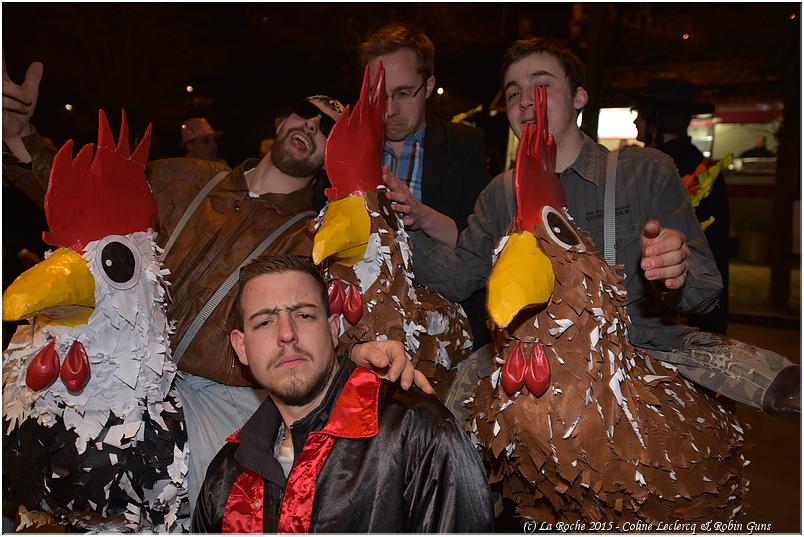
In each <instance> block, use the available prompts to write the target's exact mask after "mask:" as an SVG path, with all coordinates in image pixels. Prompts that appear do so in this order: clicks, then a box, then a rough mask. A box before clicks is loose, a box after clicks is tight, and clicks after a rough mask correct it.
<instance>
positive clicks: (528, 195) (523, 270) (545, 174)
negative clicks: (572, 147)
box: [486, 86, 567, 327]
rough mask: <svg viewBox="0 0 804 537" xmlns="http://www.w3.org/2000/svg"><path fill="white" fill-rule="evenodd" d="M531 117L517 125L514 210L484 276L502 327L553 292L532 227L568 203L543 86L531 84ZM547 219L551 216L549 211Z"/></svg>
mask: <svg viewBox="0 0 804 537" xmlns="http://www.w3.org/2000/svg"><path fill="white" fill-rule="evenodd" d="M534 103H535V108H536V119H535V123H534V124H533V125H523V126H522V140H521V141H520V144H519V151H518V152H517V159H516V168H515V170H514V196H515V198H516V213H515V215H514V222H513V230H512V232H511V234H510V235H509V236H507V237H505V238H504V239H503V240H507V242H506V243H505V245H504V247H503V249H502V252H501V253H500V256H499V258H498V259H497V263H496V264H495V265H494V268H493V270H492V272H491V275H490V276H489V282H488V297H487V302H486V306H487V309H488V311H489V315H490V316H491V319H492V320H493V321H494V322H495V323H496V324H497V325H498V326H501V327H506V326H508V325H509V324H510V323H511V321H512V320H513V319H514V317H515V316H516V315H517V314H518V313H519V312H520V311H521V310H523V309H524V308H526V307H529V306H538V305H546V304H548V303H549V301H550V297H551V296H552V293H553V286H554V283H555V282H554V274H553V269H552V265H551V263H550V260H549V259H548V258H547V256H546V255H545V254H544V252H543V251H542V249H541V248H540V246H539V243H538V240H537V237H536V235H535V232H536V231H537V228H538V227H540V226H544V227H545V228H546V227H549V224H548V223H546V221H545V219H547V218H548V215H549V214H553V213H559V212H560V211H562V210H563V209H564V208H565V207H566V205H567V197H566V194H565V193H564V189H563V187H562V186H561V183H560V181H559V179H558V175H557V174H556V173H555V161H556V144H555V139H554V138H553V136H551V135H550V134H549V132H548V122H547V87H546V86H537V87H536V88H535V96H534ZM549 219H552V217H549Z"/></svg>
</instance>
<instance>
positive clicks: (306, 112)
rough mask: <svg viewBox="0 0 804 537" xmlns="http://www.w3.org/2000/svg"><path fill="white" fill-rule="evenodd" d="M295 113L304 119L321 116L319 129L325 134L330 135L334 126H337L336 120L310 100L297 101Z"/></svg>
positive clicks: (294, 108)
mask: <svg viewBox="0 0 804 537" xmlns="http://www.w3.org/2000/svg"><path fill="white" fill-rule="evenodd" d="M293 113H294V114H296V115H297V116H299V117H301V118H304V119H313V118H314V117H316V116H318V117H319V118H321V119H319V121H318V130H320V131H321V133H322V134H323V135H324V136H329V133H330V132H332V127H334V126H335V120H334V119H332V118H331V117H329V116H328V115H327V114H325V113H324V111H323V110H321V109H320V108H319V107H317V106H316V105H314V104H313V103H311V102H310V101H299V102H298V103H296V106H294V107H293Z"/></svg>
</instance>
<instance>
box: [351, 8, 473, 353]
mask: <svg viewBox="0 0 804 537" xmlns="http://www.w3.org/2000/svg"><path fill="white" fill-rule="evenodd" d="M360 59H361V63H362V65H366V64H368V66H369V69H370V71H371V76H372V77H373V76H374V75H375V74H376V72H377V70H378V68H379V65H380V63H382V64H383V66H384V68H385V88H386V93H387V94H388V101H387V108H386V120H385V150H384V163H385V165H386V166H387V167H388V170H389V173H388V174H387V177H386V179H385V181H386V184H387V186H388V187H389V188H390V189H391V193H390V194H389V196H388V197H389V198H390V199H391V200H392V201H393V202H394V203H393V208H394V210H396V211H397V212H399V213H400V214H401V216H402V218H403V220H404V222H405V226H406V227H407V228H408V229H419V230H421V231H423V232H425V233H427V235H429V236H430V237H433V238H434V239H436V240H438V241H441V242H445V243H447V244H450V245H454V244H455V243H456V241H457V239H458V233H459V232H460V231H461V230H463V229H464V228H465V227H466V219H467V217H468V216H469V215H470V214H471V213H472V207H473V206H474V202H475V199H476V198H477V196H478V195H479V194H480V192H481V191H482V190H483V188H484V187H485V186H486V184H488V182H489V175H488V170H487V169H486V163H485V157H484V155H485V142H484V137H483V133H482V132H481V131H480V130H479V129H473V128H470V127H467V126H465V125H458V124H455V123H450V122H449V121H444V120H441V119H438V118H435V117H433V116H431V115H429V114H426V113H425V104H426V102H427V99H428V98H429V97H430V95H431V94H432V93H433V89H434V88H435V83H436V80H435V76H434V64H435V48H434V46H433V42H432V41H431V40H430V38H429V37H427V35H425V34H424V33H423V32H422V31H421V30H418V29H416V28H413V27H410V26H407V25H405V24H396V23H394V24H389V25H387V26H384V27H382V28H380V29H379V30H377V31H376V32H374V33H373V34H372V35H371V37H369V39H368V40H367V41H366V42H365V43H363V44H362V45H361V46H360ZM461 305H462V306H463V307H464V309H465V310H466V313H467V315H468V317H469V320H470V321H471V323H472V330H473V332H474V336H475V347H476V348H477V347H480V346H482V345H484V344H485V343H486V342H487V341H488V336H487V330H486V328H485V322H484V319H485V316H486V315H485V307H484V305H483V292H482V290H481V291H478V292H477V293H475V294H474V295H472V296H471V297H470V298H469V299H467V300H465V301H464V302H463V303H462V304H461Z"/></svg>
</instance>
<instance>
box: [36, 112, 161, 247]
mask: <svg viewBox="0 0 804 537" xmlns="http://www.w3.org/2000/svg"><path fill="white" fill-rule="evenodd" d="M150 145H151V125H148V129H147V130H146V131H145V136H143V138H142V141H141V142H140V144H139V146H138V147H137V149H136V150H135V151H134V153H133V154H132V153H131V152H130V149H129V145H128V122H127V120H126V113H125V112H123V113H122V119H121V122H120V136H119V138H118V141H117V143H116V144H115V140H114V135H113V134H112V129H111V128H110V127H109V121H108V120H107V119H106V114H105V113H104V112H103V110H100V111H99V112H98V145H97V150H96V151H94V155H93V144H87V145H85V146H84V147H83V148H82V149H81V151H79V152H78V155H77V156H76V157H75V159H73V158H72V155H73V141H72V140H69V141H67V143H66V144H64V146H63V147H62V148H61V150H60V151H59V152H58V153H57V154H56V157H55V158H54V160H53V167H52V169H51V172H50V183H49V186H48V190H47V194H46V195H45V217H46V218H47V223H48V227H49V228H50V231H46V232H44V233H43V234H42V237H43V240H44V241H45V242H46V243H48V244H50V245H52V246H60V247H62V248H70V249H72V250H75V251H77V252H81V251H83V249H84V248H85V247H86V245H87V244H89V243H90V242H92V241H96V240H98V239H102V238H103V237H105V236H107V235H112V234H116V235H127V234H129V233H133V232H135V231H146V230H147V229H148V228H149V227H151V226H152V225H153V222H154V219H155V217H156V204H155V202H154V199H153V196H152V195H151V190H150V188H149V187H148V182H147V180H146V178H145V163H146V162H147V160H148V151H149V149H150Z"/></svg>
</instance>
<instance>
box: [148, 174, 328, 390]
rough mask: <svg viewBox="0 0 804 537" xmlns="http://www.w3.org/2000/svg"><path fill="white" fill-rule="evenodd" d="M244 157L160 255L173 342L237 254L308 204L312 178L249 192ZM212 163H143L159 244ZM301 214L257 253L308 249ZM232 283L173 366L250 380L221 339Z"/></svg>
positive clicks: (228, 325) (230, 321)
mask: <svg viewBox="0 0 804 537" xmlns="http://www.w3.org/2000/svg"><path fill="white" fill-rule="evenodd" d="M258 162H259V161H258V160H257V159H249V160H247V161H246V162H244V163H243V164H241V165H240V166H238V167H236V168H235V169H234V170H232V171H231V172H230V173H229V174H228V176H226V177H225V178H224V179H223V180H222V181H221V182H220V183H218V185H217V186H216V187H215V188H214V189H213V190H212V191H211V192H210V193H209V195H208V196H207V197H206V198H205V199H204V201H203V202H202V203H201V205H200V206H199V207H198V209H197V210H196V211H195V213H193V216H192V218H191V219H190V221H189V222H188V223H187V225H186V226H185V228H184V230H182V232H181V234H180V235H179V238H178V240H177V241H176V243H175V244H174V245H173V248H172V249H171V250H170V252H169V253H168V256H167V258H165V260H164V262H165V265H166V266H167V267H168V268H169V269H170V271H171V275H170V276H169V277H168V280H169V281H170V283H171V285H170V287H169V292H170V297H171V301H170V303H169V305H168V318H169V319H173V320H175V321H176V333H175V334H173V336H172V337H171V347H172V348H173V349H174V350H175V349H176V348H177V346H178V344H179V342H180V341H181V338H182V337H183V336H184V333H185V332H186V331H187V329H188V328H189V327H190V324H191V323H192V322H193V320H194V319H195V317H196V315H197V314H198V312H199V311H201V309H202V308H203V307H204V305H205V304H206V303H207V301H208V300H209V298H210V297H211V296H212V295H213V293H214V292H215V291H216V290H217V289H218V287H219V286H220V284H221V283H223V281H224V280H225V279H226V278H228V277H229V275H230V274H232V273H233V272H234V270H235V269H237V267H238V266H239V265H240V263H242V262H243V260H244V259H245V258H246V257H247V256H248V255H249V254H250V253H251V252H252V251H253V250H254V249H255V248H256V247H257V246H258V245H259V244H260V243H261V242H262V241H263V239H265V237H267V236H268V235H270V234H271V232H272V231H274V230H275V229H276V228H277V227H279V226H281V225H282V224H283V223H284V222H285V221H286V220H287V219H289V218H290V217H292V216H293V215H295V214H297V213H300V212H303V211H308V210H311V209H312V207H313V187H312V185H310V186H308V187H306V188H303V189H301V190H297V191H296V192H292V193H290V194H263V195H261V196H259V197H252V196H250V195H249V192H248V187H247V185H246V180H245V177H244V175H243V173H244V171H246V170H250V169H252V168H253V167H254V166H256V165H257V163H258ZM223 170H225V168H224V167H223V166H221V165H220V164H218V163H215V162H212V161H206V160H199V159H190V158H172V159H163V160H156V161H153V162H151V163H149V165H148V170H147V172H148V177H149V181H150V183H151V190H152V191H153V194H154V197H155V198H156V204H157V208H158V214H159V224H158V231H159V239H158V242H159V244H165V243H166V242H167V240H168V237H170V234H171V233H172V231H173V229H174V228H175V227H176V224H177V222H178V221H179V219H180V218H181V216H182V215H183V214H184V211H185V209H186V207H187V206H188V205H190V203H191V202H192V200H193V199H194V198H195V196H196V194H197V193H198V192H199V191H200V190H201V189H202V188H203V187H204V185H206V184H207V182H208V181H209V180H210V179H211V178H212V177H214V176H215V175H216V174H217V173H219V172H220V171H223ZM309 223H310V219H309V218H304V219H302V220H301V221H300V222H298V223H296V224H294V225H293V226H292V227H291V228H290V229H289V230H288V231H286V232H285V233H284V234H282V235H281V236H280V237H278V238H277V240H275V241H274V242H273V243H272V244H271V245H270V246H269V247H268V249H267V250H266V251H265V252H264V254H262V255H272V254H279V253H282V254H298V255H310V252H311V251H312V238H313V236H312V234H311V233H310V231H309ZM236 293H237V286H235V287H234V288H233V289H232V290H231V291H230V292H229V293H228V294H227V296H226V297H225V298H224V299H223V301H222V302H221V303H220V304H219V305H218V307H217V308H215V310H214V311H213V312H212V314H211V315H210V317H209V319H207V321H206V323H205V324H204V326H203V327H202V328H201V329H200V330H199V331H198V334H196V336H195V339H193V342H192V343H191V344H190V346H189V347H188V348H187V351H186V352H185V353H184V355H183V357H182V358H181V362H180V363H179V369H181V370H182V371H187V372H188V373H192V374H193V375H199V376H202V377H206V378H209V379H212V380H215V381H218V382H222V383H224V384H234V385H238V386H246V385H252V384H253V385H256V383H255V382H254V380H253V379H252V377H251V375H250V374H249V372H248V368H246V367H245V366H243V365H242V364H240V362H239V361H238V360H237V356H236V355H235V354H234V351H233V350H232V348H231V345H230V344H229V332H230V331H231V330H232V328H234V314H233V311H232V309H233V307H234V299H235V296H236Z"/></svg>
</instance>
